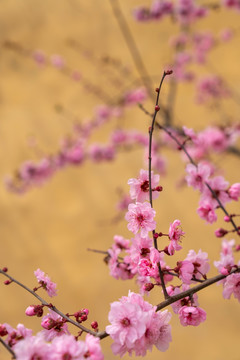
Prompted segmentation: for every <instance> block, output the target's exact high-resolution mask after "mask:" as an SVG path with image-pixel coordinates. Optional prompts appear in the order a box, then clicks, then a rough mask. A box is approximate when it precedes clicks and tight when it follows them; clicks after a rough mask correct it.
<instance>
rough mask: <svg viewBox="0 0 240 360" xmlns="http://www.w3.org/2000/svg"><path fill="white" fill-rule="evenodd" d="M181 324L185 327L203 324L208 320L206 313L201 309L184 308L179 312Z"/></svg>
mask: <svg viewBox="0 0 240 360" xmlns="http://www.w3.org/2000/svg"><path fill="white" fill-rule="evenodd" d="M178 314H179V319H180V323H181V324H182V325H183V326H188V325H192V326H198V325H199V324H200V323H201V322H203V321H205V320H206V312H205V311H204V310H203V309H201V308H200V307H196V306H183V307H181V308H180V310H179V312H178Z"/></svg>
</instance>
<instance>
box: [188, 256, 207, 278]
mask: <svg viewBox="0 0 240 360" xmlns="http://www.w3.org/2000/svg"><path fill="white" fill-rule="evenodd" d="M186 260H188V261H191V262H192V264H193V266H194V271H193V276H194V278H196V279H201V278H202V277H205V275H206V274H207V273H208V271H209V269H210V265H209V260H208V254H207V253H206V252H202V250H199V251H198V253H196V252H195V251H194V250H189V252H188V254H187V257H186Z"/></svg>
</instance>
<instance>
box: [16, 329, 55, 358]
mask: <svg viewBox="0 0 240 360" xmlns="http://www.w3.org/2000/svg"><path fill="white" fill-rule="evenodd" d="M13 350H14V352H15V354H16V359H18V360H32V359H38V360H50V359H52V358H51V345H50V344H48V343H46V342H45V341H44V339H43V338H42V337H41V336H40V335H37V336H30V337H27V338H25V339H23V340H21V341H19V342H18V343H17V344H16V345H15V346H14V347H13Z"/></svg>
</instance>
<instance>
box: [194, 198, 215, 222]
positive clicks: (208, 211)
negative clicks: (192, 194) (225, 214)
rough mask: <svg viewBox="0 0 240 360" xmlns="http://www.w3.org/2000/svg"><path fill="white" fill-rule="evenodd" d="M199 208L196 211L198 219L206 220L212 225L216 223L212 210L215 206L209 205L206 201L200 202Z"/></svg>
mask: <svg viewBox="0 0 240 360" xmlns="http://www.w3.org/2000/svg"><path fill="white" fill-rule="evenodd" d="M199 204H200V206H199V208H198V209H197V212H198V215H199V216H200V218H202V219H204V220H206V221H207V222H208V223H210V224H212V223H214V222H215V221H217V214H216V213H215V211H214V209H215V206H213V205H212V204H211V202H209V201H208V200H203V201H200V203H199Z"/></svg>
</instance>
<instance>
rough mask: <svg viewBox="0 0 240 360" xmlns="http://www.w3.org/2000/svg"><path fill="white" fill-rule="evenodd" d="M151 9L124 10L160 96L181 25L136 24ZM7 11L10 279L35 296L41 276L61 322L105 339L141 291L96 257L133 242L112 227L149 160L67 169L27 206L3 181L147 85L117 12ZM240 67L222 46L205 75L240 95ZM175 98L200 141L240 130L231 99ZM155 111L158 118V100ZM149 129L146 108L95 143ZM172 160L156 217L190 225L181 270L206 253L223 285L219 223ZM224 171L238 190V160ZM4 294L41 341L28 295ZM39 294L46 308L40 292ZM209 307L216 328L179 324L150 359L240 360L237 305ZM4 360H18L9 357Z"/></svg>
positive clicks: (5, 215)
mask: <svg viewBox="0 0 240 360" xmlns="http://www.w3.org/2000/svg"><path fill="white" fill-rule="evenodd" d="M150 4H151V1H144V0H142V1H141V3H140V1H137V0H132V1H131V2H129V1H127V0H122V1H121V10H122V12H123V15H124V17H125V19H126V21H127V23H128V25H129V28H130V30H131V33H132V35H133V37H134V39H135V42H136V44H137V47H138V49H139V52H140V54H141V57H142V59H143V61H144V64H145V66H146V68H147V69H148V72H149V74H150V75H151V79H152V81H153V84H154V87H156V86H157V85H158V83H159V79H160V77H161V74H162V72H163V69H164V66H166V64H170V63H171V61H172V58H173V49H172V48H171V47H170V46H169V38H170V37H171V36H173V35H175V34H177V33H178V25H177V24H176V23H174V22H172V21H171V20H170V19H168V18H166V19H164V21H162V22H150V23H149V24H142V23H138V22H136V21H135V20H134V18H133V16H132V11H133V9H134V8H135V7H136V6H139V5H146V6H149V5H150ZM0 7H1V10H0V39H1V56H0V73H1V84H0V143H1V151H0V163H1V167H0V175H1V185H0V198H1V201H0V222H1V226H0V229H1V232H0V233H1V236H0V239H1V240H0V241H1V247H0V263H1V267H3V266H7V267H8V268H9V274H10V275H12V276H14V277H15V278H17V279H18V280H19V281H22V282H23V283H24V284H26V285H28V286H29V287H31V288H33V287H34V286H36V281H35V278H34V275H33V272H34V271H35V270H36V269H38V268H40V269H41V270H43V271H44V272H46V273H48V274H49V276H50V277H51V279H52V280H53V281H54V282H56V283H57V285H58V296H57V297H56V298H54V299H52V302H53V303H54V304H55V305H56V306H57V307H58V308H59V309H60V310H61V311H63V312H65V313H66V312H69V313H73V312H75V311H77V310H79V309H81V308H88V309H89V311H90V314H89V320H90V321H89V324H90V323H91V321H93V320H97V321H98V323H99V328H100V330H104V328H105V326H106V325H107V324H108V320H107V316H108V312H109V309H110V305H109V304H110V303H111V302H113V301H116V300H118V299H119V298H120V297H121V296H123V295H126V294H127V293H128V290H129V289H131V290H132V291H137V290H138V287H137V285H136V284H135V282H134V280H131V281H130V280H129V281H125V282H123V281H118V280H115V279H113V278H111V277H110V276H109V270H108V267H107V266H106V264H105V263H104V262H103V256H102V255H99V254H96V253H93V252H89V251H87V248H92V249H99V250H107V249H108V248H109V247H110V246H111V245H112V240H113V236H114V235H115V234H119V235H122V236H125V237H126V238H130V237H131V234H130V233H129V231H128V230H127V226H126V221H125V220H124V218H123V219H122V220H119V221H113V219H114V218H115V217H116V216H117V215H118V213H117V210H116V203H117V202H118V201H119V190H118V189H119V188H121V189H123V190H124V191H128V185H127V181H128V179H129V178H132V177H136V175H137V174H138V173H139V169H140V168H143V161H142V158H143V151H142V149H138V148H137V149H135V150H133V151H128V152H122V153H120V154H119V155H118V156H117V158H116V159H115V160H114V161H112V162H102V163H93V162H89V161H87V162H86V163H84V164H83V165H81V166H73V167H67V168H65V169H63V170H62V171H59V172H57V173H56V175H55V176H53V177H52V178H51V179H50V180H49V181H47V182H46V184H43V185H42V186H41V187H37V188H33V189H31V190H29V191H28V192H26V193H25V194H22V195H20V196H19V195H16V194H14V193H11V192H8V191H7V190H6V188H5V186H4V179H5V176H6V175H8V174H14V172H16V170H17V169H18V168H19V166H20V165H21V164H22V163H23V162H24V161H25V160H29V159H30V160H34V161H38V160H39V159H41V157H43V156H44V155H46V154H51V153H56V151H57V150H58V149H59V144H60V141H61V139H63V138H66V136H68V134H71V133H72V131H73V130H72V128H73V125H74V124H75V123H76V122H78V121H79V122H81V121H83V120H86V119H91V118H92V117H93V116H94V113H95V108H96V107H97V106H99V105H101V104H104V103H108V102H110V103H114V101H116V102H117V99H118V98H119V96H120V95H121V94H123V93H125V92H126V91H128V90H130V89H132V88H134V86H135V87H136V86H142V83H141V80H140V79H139V74H138V72H137V70H136V68H135V66H134V62H133V60H132V57H131V54H130V53H129V50H128V47H127V45H126V42H125V40H124V37H123V34H122V32H121V31H120V29H119V26H118V22H117V21H116V18H115V17H114V15H113V12H112V7H111V4H110V1H108V0H102V1H93V0H88V1H84V0H62V1H57V0H49V1H47V2H45V1H38V2H35V1H34V2H33V1H31V0H19V1H17V2H16V1H14V0H8V1H4V0H0ZM193 27H194V28H195V29H196V28H198V27H199V29H206V30H209V31H212V32H213V33H214V34H219V32H220V31H221V30H222V29H223V28H225V27H230V28H233V29H237V27H239V14H237V13H235V12H233V11H232V12H231V11H227V10H218V11H216V12H213V13H212V14H211V15H210V16H209V17H207V18H206V19H203V20H201V21H199V22H198V23H197V24H196V25H195V24H194V25H193ZM36 50H41V51H42V52H43V53H45V54H46V56H47V57H48V59H49V58H50V57H51V56H52V55H60V56H61V57H62V59H63V60H64V62H65V64H66V66H65V67H64V69H65V70H64V69H58V68H57V67H56V66H55V67H54V66H51V64H50V62H49V60H48V63H47V65H46V64H45V65H44V64H42V65H41V64H39V63H37V62H36V61H34V59H33V53H34V51H36ZM239 55H240V47H239V36H238V35H236V36H235V37H234V38H233V39H232V41H231V42H228V43H226V44H223V45H219V46H217V47H216V49H214V50H213V51H212V52H211V54H210V58H209V63H208V65H209V68H208V69H207V70H206V69H205V68H201V69H200V70H199V71H200V72H203V73H204V72H206V73H209V72H211V69H214V70H216V72H217V73H219V74H221V75H223V76H224V78H225V79H226V81H227V83H228V85H229V86H230V87H231V88H233V89H234V91H235V92H236V93H240V73H239V61H238V60H239ZM66 69H67V70H66ZM69 69H73V70H74V71H77V73H76V72H75V80H74V79H72V78H71V76H69V72H70V70H69ZM78 76H79V77H80V78H79V79H78ZM113 79H115V80H116V79H117V80H116V81H115V82H114V80H113ZM76 80H79V81H76ZM167 88H168V84H166V87H164V88H163V92H162V95H161V96H162V99H163V102H164V101H165V100H166V97H167ZM153 93H154V89H153ZM177 95H178V96H177V100H176V104H175V107H174V114H175V124H176V125H178V126H182V125H186V126H188V127H193V128H196V129H197V130H199V129H202V128H203V127H204V126H205V125H206V124H211V123H219V121H221V118H222V117H223V116H224V115H223V114H225V112H226V113H228V114H230V115H229V117H230V119H233V120H235V121H236V120H237V116H238V115H239V104H238V103H237V102H236V101H233V100H232V99H229V100H228V102H226V103H224V105H223V107H224V108H223V109H220V112H216V111H215V110H216V109H214V108H205V107H201V106H199V105H196V104H195V102H194V98H195V93H194V89H193V86H192V85H191V84H185V83H183V84H180V85H179V87H178V94H177ZM145 106H146V108H147V109H148V110H149V111H150V112H151V111H152V109H153V105H152V102H151V100H147V101H146V103H145ZM218 110H219V109H218ZM159 116H160V117H161V114H160V115H159ZM149 125H150V122H149V119H148V117H147V116H146V115H145V114H143V112H141V111H140V110H139V108H138V106H132V107H129V108H128V109H127V110H126V112H124V115H123V116H122V117H120V118H118V119H117V120H114V121H112V122H110V123H107V124H106V125H104V126H102V127H100V128H99V129H98V130H97V131H95V132H94V135H93V137H91V141H92V142H99V143H106V142H107V140H108V137H109V133H110V132H111V131H112V130H113V129H115V128H116V127H118V126H121V127H123V128H129V129H136V130H139V131H142V132H143V133H147V130H148V127H149ZM69 136H70V135H69ZM163 155H164V156H165V157H166V159H167V173H166V176H162V177H161V185H162V186H163V188H164V191H163V192H162V193H161V195H160V197H159V199H158V201H156V204H155V205H154V206H155V208H156V210H157V212H158V213H157V214H158V215H157V222H158V223H159V226H161V229H165V230H164V231H167V230H168V227H169V224H170V223H171V222H172V221H173V220H174V219H180V220H181V222H182V225H183V230H184V231H185V232H186V235H185V238H184V241H183V250H182V252H181V255H180V256H181V258H182V259H183V258H184V257H185V256H186V254H187V253H188V251H189V249H194V250H196V251H198V250H199V249H202V250H203V251H206V252H208V254H209V258H210V259H211V275H214V274H216V270H215V268H214V266H213V260H218V259H219V251H220V240H219V239H216V238H215V236H214V230H215V229H216V227H217V226H219V225H221V221H220V220H219V222H218V223H217V225H216V226H215V225H214V226H210V225H205V223H204V221H202V220H201V219H199V217H198V216H197V214H196V208H197V205H198V194H197V193H196V192H193V190H192V189H190V188H187V187H183V188H182V189H181V191H179V188H178V187H177V186H176V183H177V182H179V180H181V178H182V177H183V175H184V164H183V163H182V161H181V159H180V156H179V154H178V153H174V152H172V151H170V150H167V149H166V151H165V153H164V154H163ZM217 161H218V164H219V165H221V167H222V168H224V171H225V175H226V179H227V180H228V181H229V182H230V183H233V182H239V158H237V157H234V156H231V155H223V156H221V158H220V159H219V158H218V160H217ZM230 206H231V210H230V211H231V212H237V211H238V213H239V209H238V210H237V206H235V207H234V205H230ZM2 280H4V279H2ZM0 294H1V295H0V299H1V300H0V304H1V306H0V323H4V322H8V323H9V324H11V325H12V326H13V327H15V326H16V325H17V324H18V323H23V324H24V325H25V326H26V327H29V328H33V329H34V332H37V331H39V330H40V321H39V319H35V318H29V317H26V316H25V309H26V307H27V306H28V305H29V304H35V303H36V302H35V300H34V298H32V297H31V295H30V294H27V293H26V292H25V291H23V290H22V289H21V288H19V287H17V286H16V285H14V284H12V285H10V286H4V285H3V284H2V285H1V287H0ZM39 294H40V295H42V296H43V297H45V299H48V297H47V295H46V296H45V294H44V293H43V292H41V290H40V291H39ZM161 299H162V294H161V293H160V292H159V291H158V290H155V291H153V293H152V294H151V295H150V297H149V300H150V301H152V303H153V304H157V303H159V302H160V301H161ZM199 303H200V306H201V307H202V308H203V309H205V311H206V312H207V321H206V322H205V323H203V324H201V325H200V326H199V327H197V328H192V327H187V328H184V327H182V326H181V325H180V323H179V320H178V317H177V316H176V315H173V318H172V321H171V324H172V336H173V342H172V343H171V344H170V347H169V350H168V351H167V352H165V353H159V351H157V350H156V349H154V350H153V352H152V353H149V354H148V355H147V358H148V359H151V360H154V359H158V358H161V359H164V360H170V359H174V358H176V357H178V359H183V358H185V359H190V358H191V359H192V360H200V359H212V360H221V359H226V357H228V359H231V360H238V359H239V345H238V344H239V315H240V308H239V303H238V302H237V300H236V299H231V300H230V301H229V300H223V298H222V289H221V287H220V286H219V287H218V286H212V287H210V288H208V289H206V290H203V291H202V292H201V293H199ZM86 325H87V324H86ZM74 331H75V330H74V329H73V332H74ZM110 345H111V339H109V338H107V339H105V340H103V341H102V348H103V352H104V354H105V359H108V360H110V359H114V358H115V356H114V355H113V354H112V352H111V348H110ZM125 358H126V359H127V358H128V356H125ZM133 358H134V357H133ZM0 359H3V360H5V359H10V356H9V355H8V354H7V353H6V351H5V349H3V347H0Z"/></svg>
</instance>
